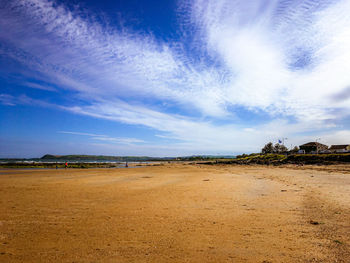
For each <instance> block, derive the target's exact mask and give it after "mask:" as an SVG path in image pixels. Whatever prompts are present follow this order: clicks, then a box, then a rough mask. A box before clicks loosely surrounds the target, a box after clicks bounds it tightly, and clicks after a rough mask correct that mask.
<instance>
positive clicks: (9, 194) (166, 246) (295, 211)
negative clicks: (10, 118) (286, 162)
mask: <svg viewBox="0 0 350 263" xmlns="http://www.w3.org/2000/svg"><path fill="white" fill-rule="evenodd" d="M0 202H1V205H0V262H261V263H262V262H265V263H267V262H350V166H349V165H348V166H341V165H337V166H303V167H297V166H285V167H268V166H231V165H213V166H205V165H192V164H164V165H157V166H146V167H139V168H128V169H67V170H64V169H62V170H48V169H47V170H1V171H0Z"/></svg>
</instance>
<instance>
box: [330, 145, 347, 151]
mask: <svg viewBox="0 0 350 263" xmlns="http://www.w3.org/2000/svg"><path fill="white" fill-rule="evenodd" d="M348 146H350V144H341V145H332V146H331V148H329V149H330V150H341V149H346V148H347V147H348Z"/></svg>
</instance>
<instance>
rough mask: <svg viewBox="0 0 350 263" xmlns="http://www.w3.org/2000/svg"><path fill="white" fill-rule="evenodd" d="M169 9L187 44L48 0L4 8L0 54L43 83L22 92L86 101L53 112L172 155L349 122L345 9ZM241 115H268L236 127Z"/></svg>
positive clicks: (204, 3) (237, 4)
mask: <svg viewBox="0 0 350 263" xmlns="http://www.w3.org/2000/svg"><path fill="white" fill-rule="evenodd" d="M178 10H179V21H178V23H179V25H180V26H179V28H180V30H182V34H183V35H184V37H183V41H184V42H179V41H175V40H168V41H166V42H165V41H162V40H159V39H156V38H155V37H153V35H152V34H151V33H150V32H134V31H132V30H130V29H128V28H126V27H119V28H113V27H111V26H110V25H109V23H108V22H107V21H104V22H103V21H102V22H101V19H96V18H94V16H93V15H91V14H90V13H89V11H87V10H81V9H79V11H77V10H73V9H69V8H68V7H65V6H63V5H60V4H57V3H56V2H54V1H47V0H21V1H19V0H14V1H8V2H3V3H2V4H1V5H0V42H1V45H0V53H1V56H4V57H6V58H7V59H9V60H15V61H17V62H18V63H20V64H21V65H23V66H24V67H26V68H27V71H26V72H25V73H24V74H28V76H31V78H35V79H37V80H39V82H40V81H45V83H48V85H47V86H46V85H45V86H43V85H39V84H36V83H31V84H30V85H29V86H30V87H32V88H39V89H47V90H51V91H54V90H55V88H53V87H59V88H60V89H65V90H67V91H71V92H72V94H73V95H74V96H75V97H76V98H79V99H80V100H81V101H84V103H83V104H84V105H58V106H59V107H60V108H61V109H64V110H68V111H70V112H73V113H77V114H84V115H88V116H92V117H95V118H103V119H109V120H112V121H118V122H123V123H128V124H136V125H140V124H141V125H145V126H147V127H150V128H152V129H155V130H157V131H159V133H161V134H159V135H160V136H162V137H166V138H170V139H173V140H174V141H175V142H173V144H174V147H175V145H176V147H184V148H185V147H188V148H191V147H197V148H196V149H204V150H205V149H210V150H214V149H218V148H225V149H239V150H240V149H241V148H240V147H242V148H243V145H245V146H246V147H247V145H250V147H252V148H254V147H256V145H257V144H258V145H260V144H261V143H262V142H263V141H266V139H267V138H273V137H276V136H281V135H282V134H283V135H287V134H288V136H289V135H290V136H293V135H294V136H295V135H296V134H301V133H307V132H313V133H314V134H316V133H322V131H324V130H326V131H331V130H334V128H335V125H336V123H338V122H339V121H340V120H341V119H344V118H347V117H348V116H349V112H350V111H349V110H350V103H349V102H350V97H349V96H347V94H348V87H349V85H350V74H348V73H349V72H350V49H349V47H350V17H349V15H348V14H349V13H350V2H349V1H347V0H338V1H315V0H304V1H285V0H280V1H277V0H273V1H268V3H267V2H266V1H243V0H235V1H229V0H215V1H214V0H193V1H190V2H188V1H179V9H178ZM9 27H10V28H11V30H7V28H9ZM189 35H190V36H191V37H188V36H189ZM189 50H191V52H188V51H189ZM11 70H13V69H11ZM11 72H12V71H11ZM57 89H58V88H57ZM344 94H345V96H344ZM2 96H3V98H2V101H5V103H6V101H7V102H8V103H13V102H10V101H11V100H10V98H9V97H6V96H8V95H2ZM4 96H5V97H4ZM340 97H341V98H340ZM335 98H337V99H335ZM339 98H340V99H339ZM149 101H151V103H149ZM164 102H165V103H164ZM162 103H163V104H162ZM167 103H168V104H170V105H172V106H173V107H172V110H169V109H168V108H167V107H165V106H163V105H164V104H167ZM241 108H243V109H244V110H246V111H248V112H251V113H252V114H254V113H255V112H257V111H262V112H264V114H266V115H268V116H269V117H270V118H269V120H268V121H265V123H263V124H255V125H254V124H249V125H248V124H245V123H246V122H247V120H245V119H239V118H238V117H237V116H236V113H237V112H238V111H239V109H241ZM174 112H181V114H176V113H174ZM340 112H341V114H340ZM271 118H272V119H273V120H272V121H271ZM291 120H292V121H291ZM217 121H218V122H217ZM218 123H220V124H218ZM247 125H248V126H247ZM281 125H284V127H281ZM342 129H344V130H346V129H349V127H346V128H344V127H343V128H342ZM255 131H259V132H255ZM71 134H73V133H71ZM344 134H345V133H344ZM76 135H78V134H76ZM80 135H84V134H80ZM86 135H87V134H86ZM87 136H90V137H91V138H95V139H97V140H101V141H118V140H119V142H122V141H123V140H122V138H110V137H107V136H99V135H87ZM252 138H254V139H252ZM127 140H128V139H126V141H124V142H127ZM131 140H132V139H131ZM129 142H130V143H133V142H131V141H129ZM134 142H135V143H137V141H134ZM228 142H230V143H228ZM231 142H232V143H231ZM240 143H242V146H240V145H239V144H240ZM254 145H255V146H254ZM248 147H249V146H248Z"/></svg>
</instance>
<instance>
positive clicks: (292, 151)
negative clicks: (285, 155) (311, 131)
mask: <svg viewBox="0 0 350 263" xmlns="http://www.w3.org/2000/svg"><path fill="white" fill-rule="evenodd" d="M298 152H299V147H298V146H294V148H293V149H292V150H291V153H298Z"/></svg>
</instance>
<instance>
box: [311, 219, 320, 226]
mask: <svg viewBox="0 0 350 263" xmlns="http://www.w3.org/2000/svg"><path fill="white" fill-rule="evenodd" d="M309 223H310V224H311V225H319V224H320V223H319V222H317V221H314V220H310V221H309Z"/></svg>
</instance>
